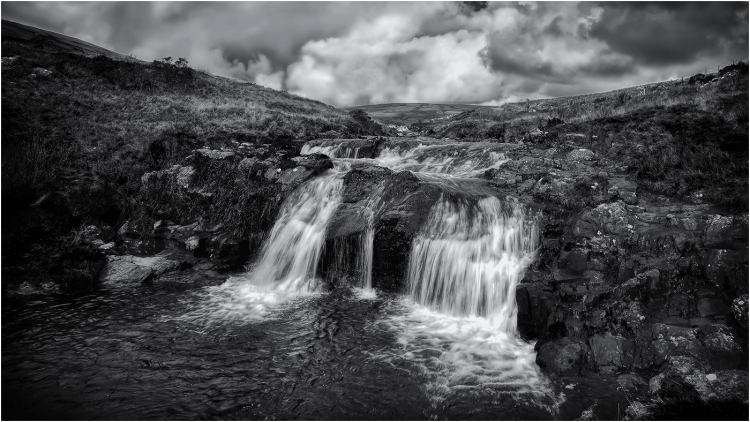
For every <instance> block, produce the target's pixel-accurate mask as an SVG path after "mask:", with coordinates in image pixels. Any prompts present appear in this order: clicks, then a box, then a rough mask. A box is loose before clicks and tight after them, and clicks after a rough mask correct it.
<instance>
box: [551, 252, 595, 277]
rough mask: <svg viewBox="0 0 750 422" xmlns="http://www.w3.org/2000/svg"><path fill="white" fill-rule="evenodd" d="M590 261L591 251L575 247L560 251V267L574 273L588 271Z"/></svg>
mask: <svg viewBox="0 0 750 422" xmlns="http://www.w3.org/2000/svg"><path fill="white" fill-rule="evenodd" d="M588 261H589V251H588V250H585V249H574V250H571V251H562V252H560V258H559V260H558V268H561V269H566V270H568V271H570V272H573V273H578V274H580V273H583V272H584V271H586V268H587V266H588Z"/></svg>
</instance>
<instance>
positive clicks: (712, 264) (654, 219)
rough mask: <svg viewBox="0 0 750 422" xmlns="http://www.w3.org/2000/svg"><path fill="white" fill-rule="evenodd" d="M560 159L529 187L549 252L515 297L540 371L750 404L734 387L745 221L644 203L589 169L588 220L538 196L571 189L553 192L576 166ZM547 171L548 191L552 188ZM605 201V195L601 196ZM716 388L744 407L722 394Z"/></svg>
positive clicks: (743, 339)
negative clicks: (664, 385) (629, 381)
mask: <svg viewBox="0 0 750 422" xmlns="http://www.w3.org/2000/svg"><path fill="white" fill-rule="evenodd" d="M555 154H557V153H555ZM573 155H576V154H573ZM554 157H555V155H554V154H553V155H552V156H551V158H550V160H551V161H550V163H551V168H550V165H549V164H546V163H545V162H544V161H539V163H538V164H536V166H537V167H536V168H535V169H534V171H536V172H537V173H536V175H535V176H534V178H529V179H528V180H531V181H532V182H530V183H529V187H528V188H526V191H525V192H527V195H528V196H527V197H526V198H528V199H526V201H527V203H528V204H533V203H538V202H539V201H540V200H543V201H544V202H542V204H543V205H541V206H542V209H543V217H542V220H540V225H541V230H540V232H541V233H542V239H541V242H540V243H541V245H542V246H541V248H540V250H539V256H538V259H537V261H536V263H535V264H534V265H533V266H532V268H530V270H529V271H528V272H527V275H526V278H525V280H524V281H523V282H522V284H521V285H520V286H519V287H518V289H517V292H516V302H517V304H518V329H519V332H520V333H521V335H522V336H523V337H525V338H530V339H538V342H537V345H536V347H537V353H538V354H537V360H538V363H539V365H540V367H542V369H543V370H544V371H547V372H549V373H553V374H576V373H579V372H586V371H592V372H596V373H599V374H602V375H618V374H629V373H632V372H637V373H641V374H644V375H647V376H648V377H651V378H652V384H654V383H656V384H658V381H659V380H661V379H664V378H665V377H670V378H669V379H670V380H671V381H670V382H672V383H673V384H674V385H675V386H676V387H674V388H673V389H674V390H680V389H681V388H682V387H680V386H685V385H687V386H688V387H689V388H690V389H692V390H691V391H695V395H696V397H698V398H699V400H703V401H707V400H735V399H741V400H742V401H744V402H747V394H746V391H745V390H744V389H742V388H743V387H742V384H741V382H740V383H737V382H735V381H734V380H735V379H740V378H742V376H744V378H743V382H747V377H748V372H747V367H748V364H747V351H748V341H747V304H748V302H747V296H746V294H747V286H748V283H747V280H748V275H747V265H748V249H747V237H748V236H747V230H748V226H747V218H746V216H744V215H739V216H737V215H734V216H732V215H722V214H720V213H719V212H717V210H716V209H715V208H713V207H712V206H711V205H706V204H697V205H696V204H684V203H672V202H670V200H668V199H667V198H664V197H655V196H653V195H650V194H648V193H643V194H640V193H638V187H637V185H636V184H635V183H633V182H632V181H630V180H629V179H628V178H627V177H626V176H625V175H622V174H618V172H617V171H612V170H608V171H606V172H595V171H594V169H587V168H586V167H582V168H581V172H582V174H583V175H584V176H580V177H581V178H580V179H578V180H587V182H586V183H587V186H588V189H590V192H591V193H592V196H591V197H590V200H589V202H586V201H581V202H578V204H585V205H584V206H583V207H582V208H579V207H576V206H569V204H566V203H565V202H563V201H562V200H561V199H559V198H557V197H556V196H554V195H546V196H545V195H539V194H538V193H539V192H542V190H540V188H539V186H540V185H543V186H545V185H546V186H558V185H559V186H565V185H564V184H560V183H558V180H560V179H563V178H565V177H568V176H567V173H566V170H565V166H566V165H571V164H563V163H564V161H560V164H556V161H555V159H554ZM567 158H568V159H569V160H570V159H572V158H573V157H570V156H568V157H567ZM596 160H597V159H596V157H593V158H592V162H593V164H596ZM576 161H577V163H578V164H576V165H585V166H588V165H589V164H588V162H586V160H580V159H579V160H576ZM545 167H546V168H547V169H548V172H549V173H547V174H548V175H551V174H553V173H554V174H555V176H553V178H552V179H553V180H548V179H545V178H549V176H546V175H544V174H545V173H544V169H545ZM557 168H559V169H557ZM501 169H502V167H501ZM561 170H562V171H561ZM586 174H591V175H592V176H585V175H586ZM593 174H596V177H594V176H593ZM540 175H541V176H540ZM586 177H588V179H586ZM602 178H604V179H605V180H603V179H602ZM545 180H546V181H545ZM595 181H596V182H598V185H595V184H594V182H595ZM577 183H579V182H577ZM554 189H558V188H554ZM554 189H551V190H554ZM600 189H604V190H605V191H606V194H605V195H601V196H594V195H598V193H597V192H598V191H599V190H600ZM519 192H520V191H519ZM581 344H583V345H585V346H586V350H587V351H586V352H585V353H584V352H582V351H581V349H582V347H581V346H580V345H581ZM573 345H575V346H573ZM571 355H573V356H575V358H571ZM568 361H570V362H575V365H573V364H571V365H570V366H565V365H564V363H565V362H568ZM712 374H713V375H712ZM709 375H711V377H710V378H711V380H709V379H708V378H706V377H707V376H709ZM714 376H716V377H717V378H714ZM720 376H723V377H725V378H724V379H726V380H728V381H727V382H728V383H729V384H730V385H735V387H736V388H738V389H739V390H740V391H743V392H744V393H742V394H740V395H742V397H735V396H733V395H731V394H728V393H726V392H724V391H718V390H717V388H720V387H717V386H719V385H722V386H723V385H724V384H717V383H715V380H716V379H718V377H720ZM733 377H736V378H733ZM732 383H734V384H732ZM670 388H672V387H670ZM652 390H653V394H654V395H658V393H657V391H660V390H659V389H658V388H652ZM681 391H682V390H681ZM681 394H688V393H685V392H684V391H682V393H681Z"/></svg>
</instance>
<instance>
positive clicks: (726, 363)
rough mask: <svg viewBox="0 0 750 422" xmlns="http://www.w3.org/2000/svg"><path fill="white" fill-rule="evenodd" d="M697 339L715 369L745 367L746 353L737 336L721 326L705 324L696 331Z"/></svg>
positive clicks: (724, 326)
mask: <svg viewBox="0 0 750 422" xmlns="http://www.w3.org/2000/svg"><path fill="white" fill-rule="evenodd" d="M698 338H699V339H700V341H701V342H702V343H703V347H704V348H705V350H706V354H707V355H708V361H709V362H710V363H711V366H712V367H713V368H715V369H735V368H740V367H742V366H743V365H744V367H747V351H746V350H744V348H743V347H742V344H743V342H742V341H741V338H740V336H739V334H738V333H737V332H736V331H735V330H732V329H731V328H729V327H727V326H726V325H722V324H707V325H704V326H702V327H701V328H700V330H699V331H698Z"/></svg>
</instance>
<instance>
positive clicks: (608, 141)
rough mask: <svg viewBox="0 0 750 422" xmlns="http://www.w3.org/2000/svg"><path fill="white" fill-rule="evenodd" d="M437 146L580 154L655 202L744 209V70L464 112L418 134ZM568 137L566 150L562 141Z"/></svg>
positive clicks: (730, 68) (727, 69) (741, 66)
mask: <svg viewBox="0 0 750 422" xmlns="http://www.w3.org/2000/svg"><path fill="white" fill-rule="evenodd" d="M423 133H425V134H427V135H431V136H435V137H439V138H451V139H462V140H465V141H474V140H480V139H481V140H494V141H496V142H519V141H524V142H527V143H541V144H545V145H546V146H548V147H558V148H560V147H562V148H565V147H569V148H573V147H574V146H573V144H575V147H578V148H580V147H585V148H588V149H591V150H592V151H594V152H596V153H597V154H600V155H601V156H603V157H607V158H609V159H611V160H615V161H617V162H620V163H622V164H623V165H625V166H627V168H628V170H629V171H630V172H631V173H632V174H633V176H634V177H635V178H636V180H637V182H638V184H639V186H640V187H641V188H644V189H646V190H649V191H652V192H654V193H657V194H662V195H673V196H676V197H688V196H691V195H702V196H704V198H705V199H706V200H709V201H711V202H714V203H717V204H720V205H724V206H726V207H728V208H730V209H734V210H744V211H746V210H747V209H748V141H747V140H748V65H747V63H744V62H740V63H738V64H734V65H731V66H727V67H725V68H723V69H721V70H720V71H719V73H717V74H712V75H696V76H694V77H692V78H690V79H688V80H681V81H670V82H664V83H658V84H651V85H647V86H642V87H633V88H627V89H622V90H618V91H613V92H608V93H602V94H591V95H582V96H576V97H564V98H555V99H550V100H536V101H529V102H525V103H512V104H506V105H503V106H501V107H498V108H494V109H490V108H482V109H475V110H470V111H467V112H464V113H461V114H459V115H456V116H454V117H453V118H451V119H450V120H448V121H446V122H442V123H435V124H432V125H429V126H427V127H425V128H424V129H423ZM571 137H575V142H572V143H571V142H569V141H567V140H568V139H570V138H571Z"/></svg>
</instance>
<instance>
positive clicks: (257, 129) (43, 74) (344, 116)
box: [2, 21, 383, 286]
mask: <svg viewBox="0 0 750 422" xmlns="http://www.w3.org/2000/svg"><path fill="white" fill-rule="evenodd" d="M2 28H3V38H2V43H3V50H2V54H3V59H2V61H3V70H2V72H3V78H2V135H3V136H2V200H3V213H2V253H3V275H4V277H3V280H5V281H6V282H9V281H11V280H17V279H19V277H14V275H15V276H20V275H24V276H29V275H32V276H37V277H40V278H52V279H54V280H55V281H57V282H58V283H60V284H62V285H68V284H70V285H71V286H72V285H74V284H76V285H77V284H80V280H82V279H83V280H88V282H90V281H91V280H92V279H93V277H94V276H95V273H96V271H97V268H95V266H84V267H85V268H79V267H80V266H78V267H76V265H62V266H61V264H60V263H62V262H75V261H87V262H89V263H90V262H92V261H93V260H95V258H96V256H97V254H98V252H97V251H92V250H80V251H79V250H76V246H75V245H76V244H77V241H78V239H80V237H81V233H82V232H83V231H84V227H86V226H87V225H90V224H96V225H106V226H110V227H112V228H113V229H116V228H117V227H118V226H119V225H120V224H121V223H122V222H123V221H124V220H125V219H126V218H127V217H128V216H129V215H130V213H132V212H133V210H134V209H135V208H136V207H137V206H138V205H139V204H138V203H137V199H136V198H137V193H138V191H139V189H140V186H141V176H142V175H143V174H144V173H146V172H149V171H153V170H157V169H160V168H164V167H167V166H170V165H172V164H175V163H177V162H178V161H179V160H181V159H183V158H184V157H185V156H187V155H188V154H189V152H190V151H192V150H193V149H195V148H199V147H202V146H209V147H220V146H223V145H227V144H228V143H230V142H231V141H238V142H247V143H251V144H273V145H276V146H280V147H283V148H286V149H290V150H291V151H296V153H298V152H299V148H300V146H301V145H300V144H299V143H296V142H294V141H296V140H305V139H311V138H316V137H324V136H331V137H342V136H358V135H369V134H372V135H380V134H383V130H382V128H381V127H380V125H378V124H375V123H374V122H372V121H371V120H368V119H367V118H366V117H367V116H361V115H359V114H355V115H351V114H350V113H348V112H346V111H344V110H341V109H337V108H334V107H331V106H328V105H325V104H323V103H320V102H317V101H311V100H306V99H303V98H300V97H297V96H294V95H291V94H288V93H286V92H279V91H275V90H272V89H268V88H264V87H261V86H258V85H255V84H252V83H244V82H240V81H235V80H230V79H227V78H222V77H217V76H213V75H210V74H207V73H205V72H201V71H196V70H194V69H191V68H189V67H187V66H186V65H185V63H184V62H181V63H179V64H174V63H172V62H171V61H166V60H161V61H155V62H154V63H144V62H140V61H137V60H134V59H127V58H124V59H123V58H122V57H121V56H119V55H117V54H116V53H111V54H108V55H106V56H105V55H95V53H98V52H99V50H96V48H98V47H96V48H93V47H95V46H90V45H88V44H86V43H83V42H79V43H73V42H72V41H70V40H73V39H70V38H68V37H63V36H58V35H56V34H52V33H48V32H45V31H40V30H36V29H34V28H30V27H25V26H23V25H18V24H15V23H12V22H8V21H3V23H2ZM74 41H75V40H74ZM87 45H88V46H89V47H87ZM295 155H296V154H295ZM71 254H72V255H71ZM69 255H70V256H69ZM89 258H90V259H89ZM87 265H88V264H87ZM76 280H78V281H76ZM84 284H85V283H84Z"/></svg>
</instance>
